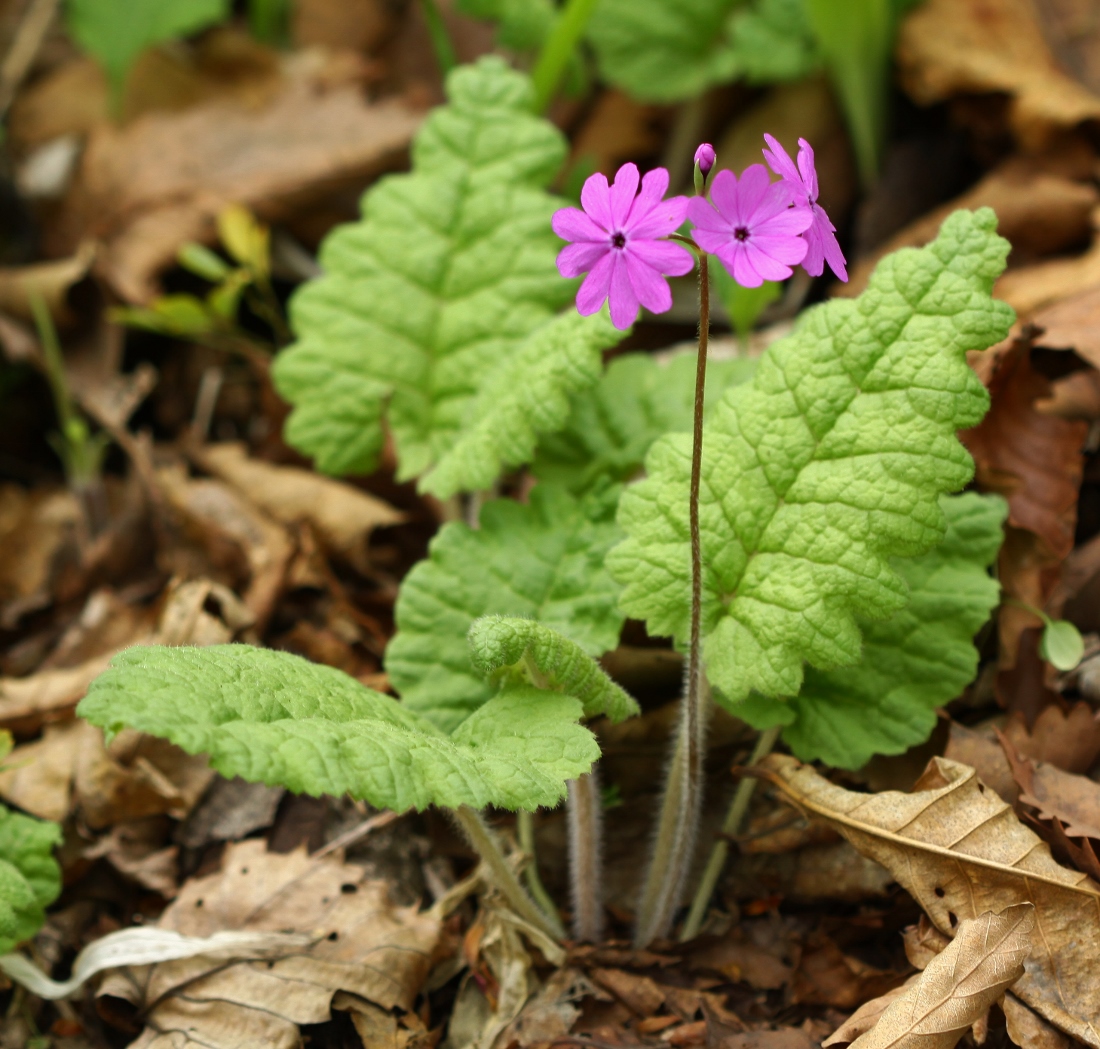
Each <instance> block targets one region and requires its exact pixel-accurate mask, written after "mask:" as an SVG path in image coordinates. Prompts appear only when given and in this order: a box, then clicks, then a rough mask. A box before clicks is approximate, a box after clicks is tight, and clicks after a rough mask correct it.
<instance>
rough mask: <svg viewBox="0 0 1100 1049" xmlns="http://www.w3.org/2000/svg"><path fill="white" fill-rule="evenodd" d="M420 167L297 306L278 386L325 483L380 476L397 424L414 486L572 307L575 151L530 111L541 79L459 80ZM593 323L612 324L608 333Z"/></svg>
mask: <svg viewBox="0 0 1100 1049" xmlns="http://www.w3.org/2000/svg"><path fill="white" fill-rule="evenodd" d="M447 93H448V97H449V99H450V103H449V104H448V105H446V106H441V107H439V108H437V109H434V110H432V112H431V114H430V116H429V117H428V119H427V120H426V121H425V123H424V126H423V127H422V128H421V130H420V132H419V134H418V135H417V137H416V141H415V143H414V145H413V170H412V173H411V174H407V175H392V176H389V177H388V178H384V179H381V180H379V181H378V182H377V183H376V184H375V185H374V186H373V187H372V188H371V189H370V190H369V191H368V192H367V194H366V196H365V197H364V199H363V219H362V220H361V221H360V222H357V223H354V224H352V225H346V226H342V227H340V228H338V229H337V230H336V231H335V232H334V233H332V234H330V235H329V237H328V238H326V240H325V243H324V245H323V247H322V250H321V259H320V261H321V265H322V267H323V269H324V271H325V272H324V275H323V276H321V277H319V278H317V279H316V280H313V281H310V282H309V283H307V284H306V285H305V286H303V287H302V288H301V289H300V290H299V291H298V292H297V294H296V295H295V296H294V299H293V300H292V303H291V316H292V321H293V325H294V328H295V330H296V332H297V334H298V341H297V342H296V343H295V344H294V345H293V346H291V347H290V348H289V349H287V350H285V351H284V352H283V353H281V354H280V355H279V357H278V358H277V359H276V361H275V365H274V379H275V382H276V385H277V387H278V389H279V391H280V393H281V394H282V395H283V397H285V398H286V399H287V400H288V401H289V402H290V403H291V404H292V405H294V411H293V412H292V413H291V416H290V419H289V422H288V425H287V430H286V436H287V439H288V440H289V441H290V443H291V444H293V445H294V446H295V447H296V448H298V449H300V450H301V451H303V452H305V453H306V454H308V455H312V456H313V457H314V458H315V460H316V463H317V466H318V468H320V469H321V470H324V471H325V472H327V473H337V474H339V473H362V472H368V471H370V470H372V469H373V468H374V467H375V465H376V463H377V460H378V455H379V452H380V451H381V448H382V444H383V440H384V434H385V430H384V426H383V420H384V419H385V421H386V422H387V423H388V426H389V429H390V430H391V432H392V434H393V438H394V442H395V446H396V450H397V457H398V464H399V466H398V476H399V478H400V479H401V480H406V479H408V478H411V477H416V476H419V475H420V474H422V473H424V472H425V471H427V470H428V469H429V468H431V467H432V466H433V465H434V464H435V463H437V462H438V461H439V460H440V458H441V457H442V456H443V455H444V454H445V453H446V452H448V451H449V450H450V449H451V447H452V446H453V445H454V444H455V442H456V441H457V440H458V439H459V437H460V436H461V435H462V433H463V432H464V430H465V429H466V427H467V425H468V423H469V420H470V412H471V410H472V408H473V406H474V404H475V403H476V400H477V397H478V394H479V392H480V391H481V389H482V385H483V383H484V382H485V381H486V379H487V378H488V377H489V376H490V375H491V374H492V373H493V372H494V369H496V368H497V367H498V366H499V365H500V364H501V362H502V361H504V360H505V359H506V358H508V357H510V356H511V355H512V354H513V353H514V352H515V351H516V350H517V348H518V347H520V346H521V345H522V344H523V342H524V340H525V339H526V338H527V336H529V335H530V334H531V333H532V332H534V331H535V330H536V329H537V328H539V327H541V326H542V325H543V324H545V323H546V322H547V321H548V320H550V318H551V317H552V316H553V315H554V313H555V312H556V311H557V310H558V309H560V308H561V307H563V306H565V305H566V304H567V303H569V302H571V300H572V298H573V294H574V290H575V286H576V285H575V282H571V281H566V280H562V278H561V277H560V276H559V274H558V271H557V267H556V266H555V263H554V260H555V258H556V256H557V252H558V250H559V248H560V247H561V241H560V240H559V239H558V238H557V237H556V236H555V235H554V233H553V231H552V230H551V228H550V219H551V216H552V215H553V213H554V211H555V210H556V209H557V208H558V207H559V206H560V204H561V202H560V201H559V200H557V199H556V198H554V197H552V196H550V195H549V194H548V193H546V192H545V191H544V188H543V187H545V186H546V185H547V184H548V183H549V182H550V180H551V179H552V178H553V177H554V175H555V173H556V172H557V170H558V168H559V167H560V166H561V163H562V160H563V159H564V156H565V140H564V138H563V137H562V135H561V133H560V132H559V131H558V130H557V129H556V128H555V127H554V126H553V125H551V124H549V123H548V122H547V121H545V120H542V119H540V118H538V117H535V116H533V115H532V114H531V113H530V111H529V110H530V106H531V104H532V91H531V85H530V82H529V81H528V79H527V78H526V77H524V76H523V75H522V74H520V73H516V72H514V71H513V70H511V69H509V68H508V67H507V66H506V65H505V63H504V62H503V61H502V60H501V59H500V58H497V57H493V56H488V57H484V58H482V59H480V60H479V61H478V62H477V63H476V64H475V65H471V66H462V67H460V68H458V69H456V70H455V71H454V72H453V73H452V74H451V75H450V76H449V77H448V78H447ZM593 323H595V324H599V323H600V322H599V321H594V322H593Z"/></svg>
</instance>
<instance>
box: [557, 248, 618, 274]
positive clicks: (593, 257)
mask: <svg viewBox="0 0 1100 1049" xmlns="http://www.w3.org/2000/svg"><path fill="white" fill-rule="evenodd" d="M611 250H612V248H611V245H609V244H608V243H607V241H603V242H602V243H595V242H593V241H590V240H587V241H585V240H582V241H580V242H579V243H577V244H566V246H565V247H564V248H562V249H561V251H559V252H558V272H559V273H560V274H561V275H562V276H563V277H579V276H580V275H581V274H582V273H587V272H588V271H589V270H590V269H592V267H593V266H595V265H596V263H597V262H599V261H600V259H602V258H603V257H604V255H606V254H607V253H608V252H609V251H611Z"/></svg>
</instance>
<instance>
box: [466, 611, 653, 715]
mask: <svg viewBox="0 0 1100 1049" xmlns="http://www.w3.org/2000/svg"><path fill="white" fill-rule="evenodd" d="M467 640H468V642H469V645H470V660H471V662H472V663H473V665H474V666H475V667H476V668H477V669H478V670H479V671H481V673H482V674H485V675H486V676H491V675H493V674H496V673H497V672H498V671H500V670H504V669H506V668H515V671H516V672H517V673H523V669H524V668H523V665H524V663H525V662H526V661H527V660H530V662H531V664H532V665H533V666H534V668H535V670H536V672H537V673H538V674H541V675H542V676H543V678H544V679H545V680H544V681H539V682H538V684H539V685H540V686H542V687H545V688H552V689H554V690H555V691H558V692H564V693H565V694H566V695H569V696H574V697H575V698H576V699H579V700H580V701H581V703H582V705H583V706H584V716H585V717H586V718H595V717H599V716H600V715H605V716H606V717H608V718H610V719H611V720H612V721H614V722H619V721H624V720H625V719H626V718H629V717H634V715H635V714H637V713H638V704H637V703H636V702H635V700H634V699H633V697H631V696H630V695H628V694H627V693H626V692H625V691H624V690H623V689H622V688H620V687H619V686H618V685H616V684H615V682H614V681H612V680H611V678H609V677H608V676H607V673H606V672H605V671H604V669H603V668H602V667H601V666H600V665H599V663H597V662H596V661H595V660H594V659H593V658H592V657H591V656H590V655H588V654H587V653H586V652H585V651H584V650H583V649H582V648H581V647H580V645H577V644H575V643H574V642H572V641H570V640H569V639H568V638H565V637H562V636H561V634H559V633H557V632H555V631H553V630H551V629H550V628H549V627H546V626H543V625H542V624H541V623H536V622H535V621H534V620H533V619H520V618H518V617H515V616H484V617H483V618H481V619H479V620H477V621H476V622H475V623H474V625H473V626H472V627H470V633H469V635H468V638H467Z"/></svg>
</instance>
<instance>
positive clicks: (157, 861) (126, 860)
mask: <svg viewBox="0 0 1100 1049" xmlns="http://www.w3.org/2000/svg"><path fill="white" fill-rule="evenodd" d="M168 834H169V827H168V825H167V821H165V820H164V819H163V818H158V817H155V816H154V817H147V818H145V819H140V820H131V821H128V822H125V823H119V824H117V825H116V826H114V827H112V828H111V829H110V831H109V832H108V833H107V834H105V835H104V836H103V837H102V838H100V839H99V841H97V842H96V843H95V844H93V845H91V846H89V847H88V848H87V849H85V850H84V858H85V859H88V860H96V859H105V860H106V861H107V862H108V863H109V864H110V865H111V866H112V867H114V869H115V870H116V871H118V872H119V874H121V875H122V876H123V877H125V878H129V879H130V881H133V882H137V884H138V885H140V886H142V887H143V888H146V889H149V890H151V891H152V892H155V893H159V894H160V895H161V896H163V897H165V898H166V899H171V898H172V897H173V896H175V895H176V891H177V888H178V886H177V881H176V880H177V878H178V877H179V847H178V846H176V845H168V844H166V842H167V840H168Z"/></svg>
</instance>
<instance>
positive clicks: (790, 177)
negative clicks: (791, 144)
mask: <svg viewBox="0 0 1100 1049" xmlns="http://www.w3.org/2000/svg"><path fill="white" fill-rule="evenodd" d="M764 141H765V142H767V144H768V148H767V149H765V150H764V151H763V153H764V159H765V160H766V161H767V162H768V166H769V167H770V168H771V169H772V171H774V172H775V173H776V174H777V175H778V176H779V177H780V178H785V179H786V180H787V181H788V182H794V183H795V184H796V185H798V186H801V185H802V177H801V176H800V175H799V173H798V168H796V167H795V166H794V161H793V160H791V155H790V153H788V152H787V151H786V150H785V149H784V148H783V143H782V142H780V141H779V139H777V138H775V137H774V136H772V135H769V134H766V133H765V135H764Z"/></svg>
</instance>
